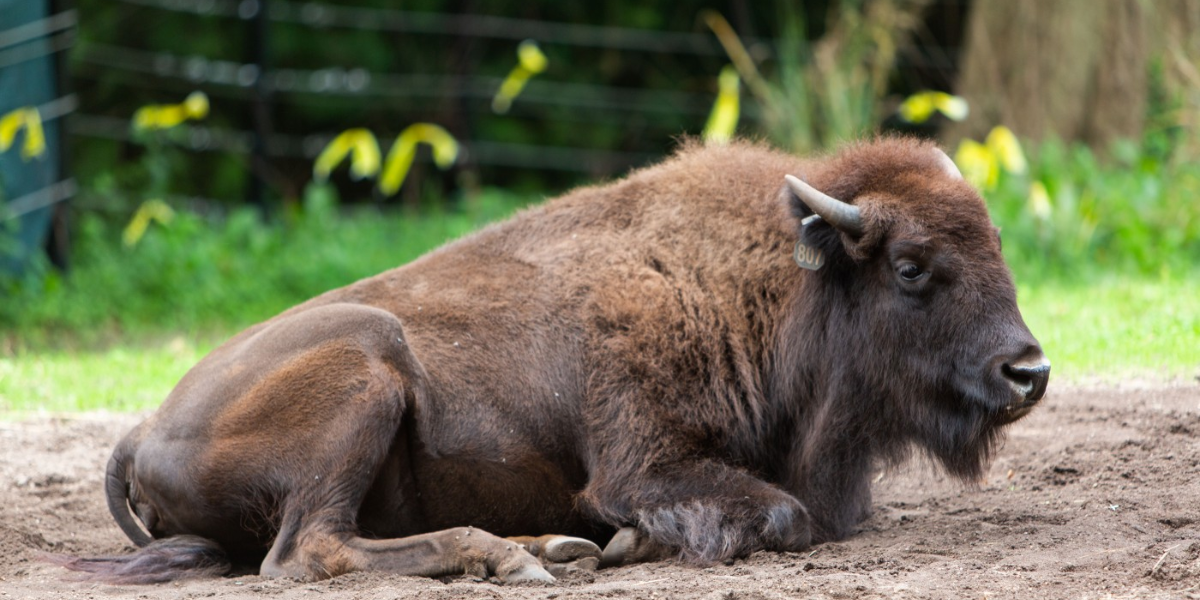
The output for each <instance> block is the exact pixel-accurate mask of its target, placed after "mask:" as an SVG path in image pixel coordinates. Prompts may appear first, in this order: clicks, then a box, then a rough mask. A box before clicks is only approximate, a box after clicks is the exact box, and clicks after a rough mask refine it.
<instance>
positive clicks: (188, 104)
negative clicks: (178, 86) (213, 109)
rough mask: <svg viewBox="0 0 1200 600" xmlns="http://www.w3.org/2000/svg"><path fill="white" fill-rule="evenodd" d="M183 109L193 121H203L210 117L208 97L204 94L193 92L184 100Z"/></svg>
mask: <svg viewBox="0 0 1200 600" xmlns="http://www.w3.org/2000/svg"><path fill="white" fill-rule="evenodd" d="M183 109H184V111H185V112H187V115H188V117H190V118H192V119H197V120H199V119H203V118H204V117H207V116H208V96H206V95H205V94H204V92H192V93H190V94H188V97H187V98H184V100H183Z"/></svg>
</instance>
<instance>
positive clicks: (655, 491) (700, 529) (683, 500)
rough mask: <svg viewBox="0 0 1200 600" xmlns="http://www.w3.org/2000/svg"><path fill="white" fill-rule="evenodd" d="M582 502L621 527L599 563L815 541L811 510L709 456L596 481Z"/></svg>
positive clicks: (733, 554) (712, 555)
mask: <svg viewBox="0 0 1200 600" xmlns="http://www.w3.org/2000/svg"><path fill="white" fill-rule="evenodd" d="M584 501H585V504H586V505H587V506H588V508H589V509H591V510H592V511H593V512H594V513H595V514H597V515H598V516H599V517H600V518H601V519H602V520H604V521H606V522H608V523H610V524H613V525H618V526H625V527H624V528H623V529H622V530H620V531H619V532H618V533H617V535H616V536H615V537H614V538H613V540H612V542H610V543H609V544H608V547H606V548H605V550H604V556H603V559H602V564H603V565H604V566H611V565H618V564H629V563H633V562H641V561H647V560H659V559H662V558H666V557H669V556H679V557H681V558H682V559H684V560H687V561H690V562H696V563H711V562H717V561H724V560H729V559H732V558H738V557H743V556H746V555H748V554H750V553H751V552H754V551H756V550H777V551H798V550H803V549H805V548H807V547H808V546H809V545H810V542H811V539H812V536H811V530H810V523H809V516H808V511H807V510H806V509H805V507H804V505H803V504H801V503H800V501H799V500H797V499H796V498H795V497H793V496H791V495H790V494H788V493H786V492H784V491H783V490H780V489H779V488H776V487H774V486H772V485H770V484H768V483H766V482H764V481H762V480H760V479H757V478H755V477H753V476H752V475H750V474H748V473H746V472H745V471H742V470H740V469H738V468H735V467H731V466H726V465H723V464H720V463H716V462H711V461H699V462H691V463H682V464H681V463H669V464H658V465H655V466H653V467H651V468H649V469H646V470H645V471H644V472H643V473H639V474H634V475H629V476H626V477H620V478H616V479H610V478H607V477H598V478H594V479H593V482H592V484H591V485H589V487H588V489H587V490H586V491H585V493H584Z"/></svg>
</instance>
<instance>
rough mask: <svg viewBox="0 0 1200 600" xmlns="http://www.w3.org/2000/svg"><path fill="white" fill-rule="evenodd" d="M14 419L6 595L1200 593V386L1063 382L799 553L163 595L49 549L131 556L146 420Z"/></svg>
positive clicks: (3, 436)
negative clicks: (93, 574) (949, 461)
mask: <svg viewBox="0 0 1200 600" xmlns="http://www.w3.org/2000/svg"><path fill="white" fill-rule="evenodd" d="M137 420H138V419H137V417H133V416H128V415H86V416H82V417H79V418H71V419H35V420H27V421H22V422H7V423H0V507H2V508H0V597H3V598H5V599H7V598H49V597H55V598H109V597H137V598H147V599H159V598H162V599H166V598H170V599H174V598H194V597H215V598H264V597H272V598H280V599H290V598H313V597H317V596H318V595H320V594H322V593H335V594H337V595H338V596H339V597H346V598H356V599H376V598H378V599H383V598H387V599H392V598H418V597H419V598H423V599H438V598H460V597H468V596H469V597H486V598H504V599H518V598H520V599H526V598H529V599H534V598H536V599H538V600H555V599H561V600H567V599H570V598H596V597H603V598H706V599H733V598H743V599H758V598H794V597H816V598H955V599H957V598H985V597H986V598H1043V597H1049V598H1110V597H1116V598H1123V597H1137V598H1156V597H1162V598H1200V385H1196V384H1195V383H1194V382H1188V383H1177V384H1142V385H1138V386H1131V387H1129V388H1128V389H1114V388H1104V387H1074V388H1063V389H1055V388H1053V387H1052V388H1051V391H1050V393H1049V397H1048V398H1047V400H1046V403H1045V406H1043V407H1042V408H1041V409H1039V410H1037V411H1035V412H1034V414H1033V415H1031V416H1030V417H1028V418H1027V419H1025V420H1024V421H1022V422H1020V423H1018V424H1017V425H1016V426H1015V427H1013V429H1012V431H1011V434H1010V436H1009V440H1008V442H1007V444H1006V445H1005V446H1004V448H1003V449H1002V450H1001V451H1000V452H999V454H998V456H997V459H996V461H995V462H994V464H993V465H992V468H991V470H990V471H989V473H988V475H987V480H986V481H984V482H981V483H980V484H979V486H978V487H976V488H973V489H972V488H967V487H964V486H962V485H961V484H958V483H955V482H953V481H951V480H948V479H947V478H946V477H945V476H943V475H942V474H940V473H939V472H937V471H936V470H934V469H932V468H931V467H929V466H928V465H927V464H925V463H923V462H922V461H916V462H915V463H914V464H911V465H909V466H907V467H905V468H903V469H902V470H900V471H898V472H892V473H885V474H883V475H881V477H880V479H879V480H878V481H877V482H876V485H875V488H876V493H875V516H874V517H872V518H871V519H870V520H869V521H867V522H866V523H864V524H863V525H862V527H861V528H860V531H859V533H858V534H856V535H855V536H853V537H852V538H850V539H848V540H846V541H843V542H838V543H834V544H824V545H821V546H818V547H816V548H814V549H813V550H812V551H811V552H807V553H802V554H777V553H759V554H755V555H754V556H751V557H750V558H749V559H747V560H743V561H738V562H736V563H734V564H731V565H719V566H714V567H708V568H697V567H690V566H682V565H678V564H674V563H669V562H666V563H653V564H647V565H639V566H635V567H628V568H620V569H610V570H604V571H600V572H597V573H594V574H586V575H581V576H578V577H576V578H574V579H568V580H564V581H561V582H560V583H559V584H558V585H555V586H533V585H530V586H501V585H496V584H494V583H490V582H485V581H472V580H470V579H468V578H466V577H459V578H452V579H449V580H446V581H439V580H429V579H417V578H408V577H395V576H389V575H381V574H375V573H355V574H352V575H348V576H344V577H338V578H335V579H332V580H329V581H323V582H319V583H300V582H295V581H272V580H265V579H262V578H260V577H257V576H241V577H227V578H221V579H208V580H198V581H196V580H194V581H185V582H180V583H178V584H170V585H157V586H143V587H132V586H108V585H99V584H92V583H79V582H72V581H70V580H69V575H68V574H66V573H65V572H64V571H61V570H60V569H58V568H57V567H55V566H52V565H50V564H47V563H45V562H42V561H40V560H39V558H38V557H39V555H40V554H41V553H44V552H51V553H76V554H87V555H96V554H112V553H119V552H123V551H125V550H126V549H128V548H129V543H128V541H127V540H126V539H125V538H124V536H123V535H122V534H121V532H120V531H119V530H118V529H117V527H116V525H115V524H114V523H113V522H112V519H111V518H110V517H109V515H108V512H107V510H106V509H105V505H104V498H103V494H102V491H101V490H102V486H101V481H102V478H103V465H104V464H105V462H106V461H107V460H108V455H109V452H110V450H111V448H112V446H113V445H114V444H115V443H116V441H117V440H118V439H119V438H120V437H121V436H122V435H124V433H125V432H126V431H127V430H128V429H129V428H131V427H132V426H133V425H134V424H135V423H136V421H137Z"/></svg>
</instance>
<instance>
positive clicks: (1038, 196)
mask: <svg viewBox="0 0 1200 600" xmlns="http://www.w3.org/2000/svg"><path fill="white" fill-rule="evenodd" d="M1029 210H1030V211H1031V212H1033V216H1035V217H1037V218H1039V219H1041V220H1043V221H1045V220H1046V219H1049V218H1050V210H1051V206H1050V193H1049V192H1047V191H1046V185H1045V184H1043V183H1042V182H1041V181H1034V182H1033V184H1032V185H1030V186H1029Z"/></svg>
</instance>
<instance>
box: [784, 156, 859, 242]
mask: <svg viewBox="0 0 1200 600" xmlns="http://www.w3.org/2000/svg"><path fill="white" fill-rule="evenodd" d="M780 194H781V195H782V196H783V198H784V199H785V201H786V202H787V203H788V206H789V208H791V212H792V215H793V216H795V217H796V219H797V220H798V221H799V226H800V227H799V229H800V231H799V232H798V233H799V235H800V241H801V242H803V243H804V244H807V245H811V246H814V247H819V248H821V249H822V250H824V251H825V254H826V255H828V256H835V255H837V254H846V255H849V257H850V258H852V259H853V260H856V261H860V260H865V259H866V257H867V255H868V254H869V252H870V248H871V246H873V245H874V244H875V242H877V241H878V237H879V236H878V235H876V234H877V232H872V231H871V229H872V228H871V227H869V226H868V225H869V223H868V221H869V219H867V218H865V216H864V214H863V213H864V211H863V210H862V208H861V207H858V206H855V205H852V204H849V203H846V202H842V201H841V200H838V199H836V198H832V197H830V196H828V195H826V194H824V193H822V192H821V191H819V190H817V189H816V188H814V187H812V186H811V185H809V184H808V183H807V182H805V181H803V180H802V179H800V178H797V177H793V176H792V175H787V176H785V183H784V186H783V190H781V191H780Z"/></svg>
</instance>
